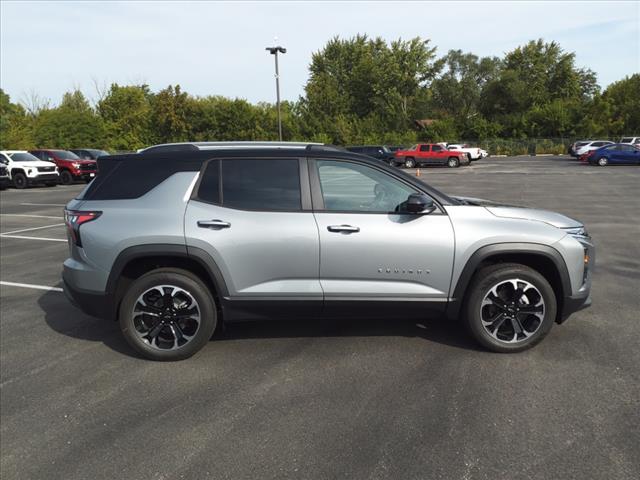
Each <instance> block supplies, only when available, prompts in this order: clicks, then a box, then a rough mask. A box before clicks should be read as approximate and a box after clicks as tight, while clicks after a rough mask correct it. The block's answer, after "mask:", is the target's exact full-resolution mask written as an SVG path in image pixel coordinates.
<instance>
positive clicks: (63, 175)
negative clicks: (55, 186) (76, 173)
mask: <svg viewBox="0 0 640 480" xmlns="http://www.w3.org/2000/svg"><path fill="white" fill-rule="evenodd" d="M60 183H62V184H63V185H71V184H72V183H73V175H71V172H70V171H69V170H63V171H62V172H60Z"/></svg>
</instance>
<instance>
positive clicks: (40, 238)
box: [0, 233, 66, 242]
mask: <svg viewBox="0 0 640 480" xmlns="http://www.w3.org/2000/svg"><path fill="white" fill-rule="evenodd" d="M0 238H20V239H23V240H42V241H45V242H66V240H63V239H61V238H45V237H26V236H24V235H5V234H4V233H3V234H0Z"/></svg>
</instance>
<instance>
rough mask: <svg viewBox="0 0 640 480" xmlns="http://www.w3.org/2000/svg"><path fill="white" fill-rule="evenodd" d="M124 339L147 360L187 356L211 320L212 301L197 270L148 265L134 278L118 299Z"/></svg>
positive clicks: (205, 336) (208, 331)
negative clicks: (153, 267)
mask: <svg viewBox="0 0 640 480" xmlns="http://www.w3.org/2000/svg"><path fill="white" fill-rule="evenodd" d="M119 317H120V329H121V330H122V333H123V335H124V337H125V339H126V340H127V342H128V343H129V344H130V345H131V346H132V347H133V348H134V349H135V350H136V351H137V352H139V353H140V354H142V355H143V356H144V357H146V358H149V359H151V360H162V361H175V360H183V359H185V358H189V357H190V356H192V355H193V354H195V353H196V352H197V351H199V350H200V349H201V348H202V347H204V346H205V345H206V344H207V342H208V341H209V339H210V338H211V336H212V335H213V332H214V331H215V328H216V325H217V313H216V306H215V301H214V299H213V297H212V295H211V293H210V292H209V289H208V288H207V286H206V285H205V284H204V283H203V282H202V280H200V279H199V278H198V277H197V276H195V275H193V274H191V273H190V272H188V271H186V270H182V269H177V268H175V269H174V268H163V269H158V270H154V271H152V272H150V273H147V274H145V275H143V276H142V277H140V278H138V279H137V280H135V281H134V282H133V283H132V284H131V286H130V287H129V289H128V290H127V292H126V294H125V296H124V298H123V300H122V303H121V305H120V315H119Z"/></svg>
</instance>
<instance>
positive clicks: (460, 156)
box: [395, 143, 470, 168]
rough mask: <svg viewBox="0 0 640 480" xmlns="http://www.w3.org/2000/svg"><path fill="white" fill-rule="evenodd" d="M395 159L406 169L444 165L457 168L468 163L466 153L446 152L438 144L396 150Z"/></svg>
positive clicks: (423, 144)
mask: <svg viewBox="0 0 640 480" xmlns="http://www.w3.org/2000/svg"><path fill="white" fill-rule="evenodd" d="M395 158H396V162H398V163H399V161H402V163H403V164H404V166H405V167H406V168H415V167H421V166H424V165H446V166H448V167H450V168H457V167H459V166H460V165H469V162H470V159H469V155H468V154H467V153H466V152H463V151H459V150H448V149H447V148H446V147H444V146H443V145H442V144H440V143H418V144H416V145H413V146H412V147H410V148H408V149H406V150H398V151H397V152H396V153H395Z"/></svg>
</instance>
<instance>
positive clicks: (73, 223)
mask: <svg viewBox="0 0 640 480" xmlns="http://www.w3.org/2000/svg"><path fill="white" fill-rule="evenodd" d="M100 215H102V212H96V211H81V210H65V211H64V223H65V224H66V225H67V231H68V232H69V236H70V237H71V240H72V241H73V243H75V244H76V245H77V246H78V247H81V246H82V240H81V239H80V226H81V225H83V224H85V223H87V222H91V221H93V220H95V219H96V218H98V217H99V216H100Z"/></svg>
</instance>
